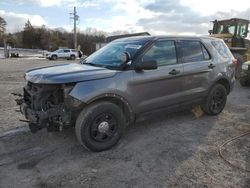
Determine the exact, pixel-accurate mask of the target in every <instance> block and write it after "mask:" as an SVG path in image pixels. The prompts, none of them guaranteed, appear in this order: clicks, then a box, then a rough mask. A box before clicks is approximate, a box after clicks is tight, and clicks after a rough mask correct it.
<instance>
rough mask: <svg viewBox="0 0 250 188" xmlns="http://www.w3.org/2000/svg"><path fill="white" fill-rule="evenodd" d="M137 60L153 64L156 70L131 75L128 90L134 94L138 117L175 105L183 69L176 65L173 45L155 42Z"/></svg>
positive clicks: (168, 42)
mask: <svg viewBox="0 0 250 188" xmlns="http://www.w3.org/2000/svg"><path fill="white" fill-rule="evenodd" d="M139 59H140V60H141V61H145V62H147V61H150V60H155V61H156V62H157V65H158V68H157V69H156V70H142V71H135V72H134V79H133V81H131V83H130V85H129V88H128V89H129V90H131V91H130V92H131V93H134V97H133V98H134V104H136V105H135V107H136V111H137V113H143V112H147V111H151V110H157V109H161V108H164V107H170V106H173V105H178V103H179V101H180V100H181V97H182V96H181V95H180V93H179V92H180V90H181V88H182V86H181V85H182V84H181V83H182V79H181V76H182V74H183V67H182V65H181V64H179V63H178V61H177V53H176V43H175V41H174V40H157V41H155V42H154V44H152V46H151V47H150V48H149V49H148V50H147V51H146V52H145V53H144V54H143V55H142V56H141V57H140V58H139Z"/></svg>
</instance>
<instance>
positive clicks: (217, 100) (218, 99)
mask: <svg viewBox="0 0 250 188" xmlns="http://www.w3.org/2000/svg"><path fill="white" fill-rule="evenodd" d="M224 104H225V95H224V93H223V92H222V91H220V90H216V91H215V92H214V94H213V97H212V101H211V106H210V108H211V110H212V111H213V112H219V111H221V110H222V109H223V107H224Z"/></svg>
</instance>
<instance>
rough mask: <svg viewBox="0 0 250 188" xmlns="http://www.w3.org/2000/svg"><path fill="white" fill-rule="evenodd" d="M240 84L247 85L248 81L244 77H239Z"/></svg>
mask: <svg viewBox="0 0 250 188" xmlns="http://www.w3.org/2000/svg"><path fill="white" fill-rule="evenodd" d="M240 85H241V86H243V87H245V86H248V81H247V80H246V79H244V78H240Z"/></svg>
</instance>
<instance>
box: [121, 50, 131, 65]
mask: <svg viewBox="0 0 250 188" xmlns="http://www.w3.org/2000/svg"><path fill="white" fill-rule="evenodd" d="M121 60H122V62H123V64H126V63H128V62H129V61H130V60H131V55H130V53H129V52H123V53H122V54H121Z"/></svg>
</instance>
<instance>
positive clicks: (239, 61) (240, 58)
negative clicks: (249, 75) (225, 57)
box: [233, 53, 244, 78]
mask: <svg viewBox="0 0 250 188" xmlns="http://www.w3.org/2000/svg"><path fill="white" fill-rule="evenodd" d="M233 56H234V58H235V59H237V61H238V65H237V66H236V68H235V78H239V77H240V72H241V70H242V68H241V66H242V64H243V63H244V59H243V56H242V55H240V54H238V53H235V54H233Z"/></svg>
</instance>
